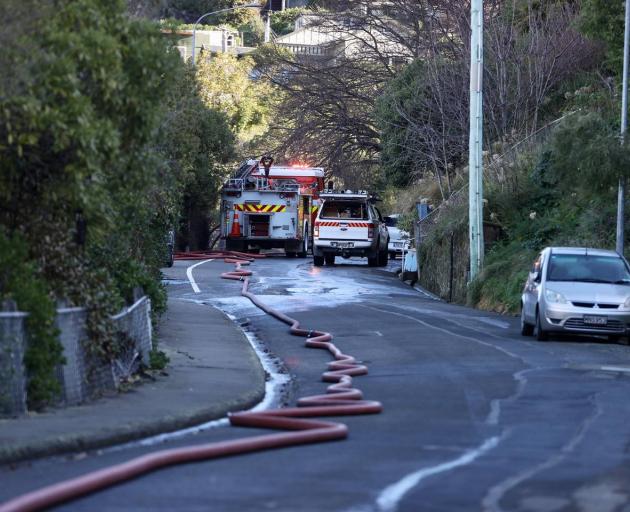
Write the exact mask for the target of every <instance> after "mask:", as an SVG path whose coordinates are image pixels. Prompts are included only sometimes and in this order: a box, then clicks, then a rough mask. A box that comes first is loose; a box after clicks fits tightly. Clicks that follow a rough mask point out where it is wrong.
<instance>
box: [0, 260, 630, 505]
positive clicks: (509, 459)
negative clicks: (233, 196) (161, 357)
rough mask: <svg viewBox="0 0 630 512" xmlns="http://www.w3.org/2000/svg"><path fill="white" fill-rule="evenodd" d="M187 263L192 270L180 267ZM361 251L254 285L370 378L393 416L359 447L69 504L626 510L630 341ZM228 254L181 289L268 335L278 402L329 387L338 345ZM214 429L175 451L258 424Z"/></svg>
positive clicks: (367, 427)
mask: <svg viewBox="0 0 630 512" xmlns="http://www.w3.org/2000/svg"><path fill="white" fill-rule="evenodd" d="M176 265H177V267H176V270H182V269H181V267H182V266H183V267H186V266H189V265H190V263H185V262H178V263H177V264H176ZM393 265H395V263H390V267H389V268H388V269H374V268H368V267H367V266H366V265H365V264H364V263H363V262H362V261H360V260H349V261H341V262H340V264H339V265H336V266H335V267H321V268H315V267H313V266H312V263H311V261H310V260H300V259H286V258H269V259H265V260H260V261H257V262H256V263H255V264H254V265H252V267H251V268H252V270H253V271H254V272H255V276H254V278H253V286H252V288H251V289H252V291H253V292H255V293H256V294H258V295H259V297H261V299H262V300H264V301H265V302H267V303H268V304H270V305H272V306H273V307H276V308H278V309H280V310H281V311H284V312H286V313H288V314H291V316H294V317H296V318H298V319H299V320H300V321H301V322H302V323H303V325H304V326H305V327H308V328H317V329H322V330H328V331H330V332H332V333H333V334H334V336H335V343H336V344H337V345H338V346H339V347H340V348H341V349H342V350H343V351H344V352H346V353H349V354H352V355H354V356H355V357H356V358H357V359H359V360H361V361H363V362H365V363H366V364H367V365H368V366H369V368H370V373H369V375H367V376H363V377H358V378H356V379H355V387H358V388H360V389H361V390H362V391H363V393H364V396H365V398H366V399H373V400H378V401H380V402H382V403H383V407H384V411H383V413H382V414H380V415H374V416H361V417H351V418H342V421H343V422H344V423H346V424H347V425H348V427H349V429H350V435H349V437H348V439H347V440H345V441H339V442H334V443H327V444H319V445H310V446H305V447H295V448H288V449H282V450H277V451H271V452H262V453H256V454H251V455H246V456H239V457H234V458H227V459H222V460H214V461H208V462H203V463H196V464H189V465H185V466H180V467H175V468H169V469H165V470H162V471H159V472H156V473H153V474H151V475H148V476H145V477H142V478H139V479H137V480H134V481H132V482H129V483H126V484H124V485H121V486H118V487H115V488H112V489H109V490H106V491H103V492H100V493H98V494H95V495H92V496H87V497H85V498H83V499H81V500H78V501H75V502H73V503H70V504H67V505H65V506H63V507H59V510H191V511H192V510H218V511H250V510H251V511H254V510H256V511H260V510H278V511H287V512H288V511H302V510H303V511H313V512H315V511H322V510H329V511H340V512H341V511H343V512H377V511H379V512H380V511H394V510H399V511H409V512H411V511H419V510H420V511H424V510H427V511H459V510H461V511H473V510H489V511H500V510H518V511H535V512H553V511H596V512H600V511H604V512H607V511H611V512H612V511H626V510H629V509H628V506H629V503H628V493H629V492H630V491H628V489H629V488H630V487H629V486H628V484H629V483H630V474H629V473H630V469H629V468H630V465H629V464H628V463H629V462H630V461H629V458H630V454H629V453H628V446H630V444H629V441H630V407H628V405H627V398H626V397H627V396H628V394H629V393H630V349H629V348H628V347H627V346H624V345H615V344H609V343H608V342H606V341H605V340H603V339H598V338H577V337H576V338H563V339H556V340H553V341H550V342H546V343H541V342H536V341H534V340H533V339H531V338H523V337H521V336H520V335H519V333H518V319H516V318H511V317H505V316H499V315H494V314H490V313H484V312H479V311H474V310H470V309H468V308H464V307H460V306H451V305H447V304H444V303H442V302H439V301H435V300H432V299H431V298H428V297H427V296H426V295H424V294H422V293H419V292H417V291H415V290H413V289H412V288H410V287H409V286H407V285H405V284H402V283H400V281H398V280H397V279H396V278H395V277H394V275H393V273H392V272H391V271H392V270H393V268H394V267H393ZM231 268H232V265H228V264H225V263H223V262H221V261H212V262H208V263H204V264H201V265H199V266H197V267H196V268H195V269H194V271H193V275H194V280H195V281H196V283H197V284H198V287H199V293H195V292H194V291H193V289H192V288H191V285H190V283H189V282H187V280H183V279H175V280H174V282H172V283H171V284H169V290H170V295H171V297H172V298H173V299H177V300H183V301H194V302H198V303H200V304H206V305H208V306H210V305H212V306H217V307H219V308H221V309H222V310H223V311H225V312H226V313H228V314H229V315H231V317H233V318H234V319H235V321H237V322H238V323H240V324H241V325H243V326H244V327H245V328H246V329H247V331H248V333H249V335H250V337H252V339H256V340H258V342H259V343H260V345H259V346H258V349H259V352H260V353H261V354H266V355H267V356H270V357H271V359H272V360H273V361H275V364H276V369H277V370H278V373H279V374H284V375H286V374H288V375H291V377H292V380H291V382H290V384H288V385H286V383H285V385H283V386H282V387H281V388H279V389H278V390H277V391H276V393H277V397H276V402H280V403H286V404H292V403H294V402H295V400H296V399H297V398H299V397H301V396H305V395H311V394H315V393H321V392H323V391H324V389H325V386H326V385H325V384H324V383H322V382H321V373H322V371H323V370H324V369H325V368H326V363H327V362H328V361H329V360H330V359H329V357H328V356H327V354H325V353H323V352H321V351H313V350H309V349H306V348H304V347H303V340H302V339H300V338H295V337H292V336H290V335H289V334H288V332H287V329H286V326H285V325H283V324H281V323H280V322H278V321H276V320H274V319H272V318H269V317H268V316H266V315H264V314H263V313H262V312H261V311H260V310H259V309H257V308H255V307H254V306H253V305H252V304H251V303H250V302H249V301H248V300H247V299H244V298H242V297H240V296H239V290H240V283H237V282H230V281H223V280H220V279H219V278H218V275H219V274H220V272H223V271H226V270H230V269H231ZM261 432H263V431H258V430H256V429H243V428H234V427H225V428H215V429H211V430H208V431H204V432H201V433H197V434H195V435H188V436H178V437H176V438H174V439H172V440H169V441H166V442H165V443H164V445H163V446H167V447H174V446H184V445H189V444H196V443H202V442H204V443H205V442H209V441H215V440H216V441H218V440H224V439H235V438H238V437H242V436H249V435H254V434H256V433H261ZM152 449H155V446H153V447H147V446H138V445H135V446H130V447H128V448H126V449H124V450H117V451H105V452H103V453H100V454H90V455H88V456H83V457H81V458H80V460H75V459H73V458H70V459H47V460H42V461H39V462H37V463H34V464H31V465H21V466H18V467H17V468H12V469H8V468H4V469H2V470H0V482H2V485H1V486H0V498H7V497H10V496H13V495H15V494H17V493H19V492H23V491H26V490H30V489H33V488H36V487H38V486H40V485H42V484H46V483H52V482H56V481H58V480H59V479H61V478H64V477H70V476H74V475H79V474H83V473H84V472H86V471H89V470H92V469H96V468H100V467H103V466H104V465H106V464H109V463H113V462H118V461H121V460H124V459H125V458H129V457H132V456H136V455H139V454H142V453H146V452H148V451H151V450H152Z"/></svg>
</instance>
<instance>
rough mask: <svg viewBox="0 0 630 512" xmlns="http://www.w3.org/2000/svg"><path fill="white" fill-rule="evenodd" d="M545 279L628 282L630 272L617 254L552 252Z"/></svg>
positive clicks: (629, 282) (584, 281) (629, 281)
mask: <svg viewBox="0 0 630 512" xmlns="http://www.w3.org/2000/svg"><path fill="white" fill-rule="evenodd" d="M547 281H577V282H583V283H615V284H630V272H628V267H627V266H626V264H625V262H624V261H623V260H622V259H621V258H619V257H617V256H594V255H593V256H591V255H588V254H552V255H551V259H550V261H549V268H548V270H547Z"/></svg>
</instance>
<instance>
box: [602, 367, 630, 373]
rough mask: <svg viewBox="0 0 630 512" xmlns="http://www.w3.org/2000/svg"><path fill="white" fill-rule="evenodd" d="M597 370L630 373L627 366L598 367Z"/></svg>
mask: <svg viewBox="0 0 630 512" xmlns="http://www.w3.org/2000/svg"><path fill="white" fill-rule="evenodd" d="M599 368H600V370H604V371H607V372H626V373H628V372H630V367H628V366H600V367H599Z"/></svg>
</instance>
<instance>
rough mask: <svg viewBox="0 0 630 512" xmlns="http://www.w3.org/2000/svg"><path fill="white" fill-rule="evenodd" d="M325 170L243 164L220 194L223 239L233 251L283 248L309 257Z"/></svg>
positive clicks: (266, 159)
mask: <svg viewBox="0 0 630 512" xmlns="http://www.w3.org/2000/svg"><path fill="white" fill-rule="evenodd" d="M323 189H324V170H323V169H322V168H319V167H306V166H279V165H273V159H272V158H271V157H262V158H261V159H260V160H248V161H247V162H244V163H243V164H242V165H241V166H240V167H239V168H238V170H237V171H236V172H235V173H234V175H233V176H232V177H231V178H230V179H228V180H227V182H226V183H225V184H224V186H223V189H222V192H221V238H222V241H223V242H224V247H225V249H227V250H232V251H248V250H254V251H256V250H260V249H272V248H278V247H279V248H283V249H284V251H285V253H286V255H287V256H289V257H291V256H296V255H297V256H299V257H306V254H307V252H308V249H309V248H310V247H311V244H312V240H313V226H314V220H315V217H316V216H317V211H318V208H319V204H320V201H319V193H320V192H321V191H322V190H323Z"/></svg>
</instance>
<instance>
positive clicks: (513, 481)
mask: <svg viewBox="0 0 630 512" xmlns="http://www.w3.org/2000/svg"><path fill="white" fill-rule="evenodd" d="M597 397H598V394H595V395H593V397H591V403H592V405H593V412H592V414H591V415H590V416H588V417H587V418H586V419H585V420H584V421H583V422H582V424H581V425H580V426H579V427H578V429H577V432H576V434H575V435H574V436H573V437H572V438H571V439H569V441H568V442H567V443H566V444H565V445H564V446H562V447H561V448H560V451H559V452H558V453H556V454H555V455H552V456H551V457H549V458H548V459H546V460H544V461H543V462H541V463H540V464H537V465H535V466H533V467H530V468H527V469H524V470H523V471H521V472H520V473H517V474H516V475H513V476H511V477H509V478H507V479H505V480H503V481H502V482H500V483H498V484H496V485H495V486H493V487H491V488H490V489H489V490H488V492H487V493H486V496H485V497H484V499H483V501H482V502H481V505H482V506H483V510H484V511H488V512H503V510H504V509H503V508H502V507H501V500H502V499H503V497H504V496H505V495H506V494H507V493H508V492H509V491H511V490H512V489H514V488H515V487H517V486H518V485H520V484H522V483H523V482H525V481H526V480H529V479H531V478H532V477H534V476H535V475H537V474H538V473H540V472H542V471H544V470H547V469H550V468H552V467H554V466H557V465H558V464H559V463H561V462H563V461H564V460H565V459H566V457H567V456H568V455H570V454H571V453H572V452H573V451H574V450H575V448H576V447H577V446H578V445H579V444H580V443H581V442H582V440H583V439H584V438H585V437H586V434H587V432H588V431H589V429H590V427H591V425H592V424H593V423H595V421H596V420H597V418H599V417H600V416H601V415H602V409H601V407H600V405H599V403H598V401H597Z"/></svg>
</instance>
